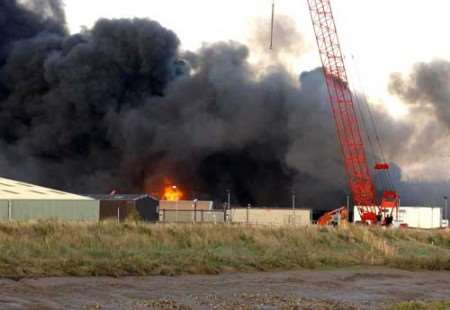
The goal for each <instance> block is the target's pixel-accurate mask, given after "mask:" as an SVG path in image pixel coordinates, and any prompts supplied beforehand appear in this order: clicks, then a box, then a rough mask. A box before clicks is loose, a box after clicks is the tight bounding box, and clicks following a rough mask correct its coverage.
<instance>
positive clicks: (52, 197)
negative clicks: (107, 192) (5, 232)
mask: <svg viewBox="0 0 450 310" xmlns="http://www.w3.org/2000/svg"><path fill="white" fill-rule="evenodd" d="M34 219H56V220H90V221H98V219H99V201H97V200H95V199H92V198H89V197H84V196H79V195H74V194H71V193H66V192H62V191H59V190H55V189H51V188H46V187H42V186H37V185H33V184H30V183H25V182H20V181H15V180H10V179H6V178H0V221H5V220H19V221H22V220H34Z"/></svg>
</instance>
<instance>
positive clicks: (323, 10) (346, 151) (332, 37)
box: [308, 0, 376, 206]
mask: <svg viewBox="0 0 450 310" xmlns="http://www.w3.org/2000/svg"><path fill="white" fill-rule="evenodd" d="M308 4H309V9H310V13H311V19H312V22H313V26H314V31H315V34H316V39H317V44H318V47H319V53H320V58H321V60H322V65H323V71H324V75H325V80H326V84H327V88H328V94H329V98H330V103H331V108H332V111H333V116H334V120H335V122H336V129H337V135H338V138H339V142H340V145H341V150H342V153H343V156H344V165H345V169H346V172H347V175H348V179H349V185H350V189H351V191H352V195H353V200H354V202H355V204H356V205H359V206H375V205H376V194H375V186H374V184H373V182H372V177H371V175H370V171H369V166H368V163H367V159H366V153H365V148H364V141H363V139H362V135H361V130H360V127H359V123H358V118H357V116H356V112H355V108H354V103H353V95H352V93H351V90H350V88H349V85H348V77H347V71H346V68H345V64H344V59H343V56H342V51H341V46H340V43H339V37H338V33H337V30H336V24H335V22H334V17H333V12H332V9H331V3H330V0H308Z"/></svg>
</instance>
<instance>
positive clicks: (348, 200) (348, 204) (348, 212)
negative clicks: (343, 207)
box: [347, 195, 350, 223]
mask: <svg viewBox="0 0 450 310" xmlns="http://www.w3.org/2000/svg"><path fill="white" fill-rule="evenodd" d="M347 216H348V222H349V223H350V195H347Z"/></svg>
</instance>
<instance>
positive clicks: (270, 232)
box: [0, 222, 450, 277]
mask: <svg viewBox="0 0 450 310" xmlns="http://www.w3.org/2000/svg"><path fill="white" fill-rule="evenodd" d="M356 265H384V266H392V267H400V268H406V269H428V270H450V233H448V232H438V231H436V232H427V231H414V230H385V229H380V228H364V227H353V226H351V227H348V228H339V229H333V228H320V227H308V228H266V227H244V226H242V227H237V226H221V225H208V226H204V225H177V226H175V225H146V224H140V223H126V224H121V225H118V224H115V223H108V222H106V223H99V224H74V223H72V224H71V223H55V222H38V223H8V224H0V277H28V276H64V275H75V276H90V275H112V276H121V275H148V274H170V275H172V274H182V273H202V274H205V273H207V274H210V273H219V272H223V271H256V270H261V271H268V270H289V269H298V268H327V267H348V266H356Z"/></svg>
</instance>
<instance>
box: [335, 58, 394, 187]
mask: <svg viewBox="0 0 450 310" xmlns="http://www.w3.org/2000/svg"><path fill="white" fill-rule="evenodd" d="M352 57H353V55H352ZM346 58H347V57H344V59H346ZM347 67H348V66H347ZM350 68H353V66H350ZM353 71H354V70H350V72H349V75H351V76H350V78H351V80H353V81H355V82H352V83H351V86H352V87H351V88H352V89H351V92H352V96H353V98H354V102H355V106H356V110H357V112H358V115H359V119H360V124H361V125H362V129H363V132H364V134H365V138H366V140H367V142H368V146H369V152H368V153H369V154H366V155H368V160H369V161H371V164H372V165H373V166H375V164H376V162H377V157H376V148H375V141H373V140H374V139H373V138H372V137H371V135H370V131H369V126H368V125H367V120H366V116H365V113H364V111H363V109H362V107H363V103H362V101H363V99H362V98H361V92H360V91H358V89H360V85H357V83H356V80H357V79H356V77H355V75H356V74H355V73H354V72H353ZM373 177H374V179H375V183H381V186H382V187H383V188H385V187H386V183H385V180H384V178H383V177H380V176H379V175H378V174H374V175H373Z"/></svg>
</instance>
